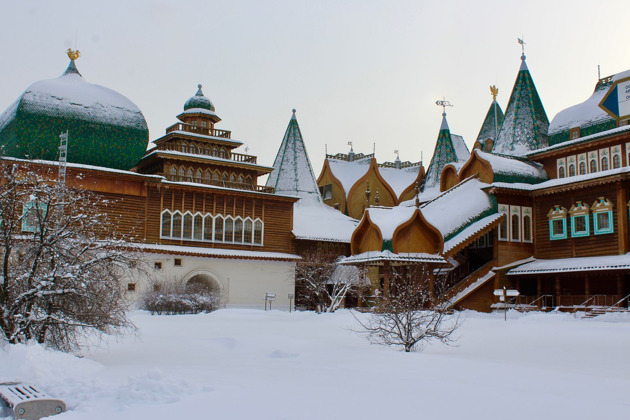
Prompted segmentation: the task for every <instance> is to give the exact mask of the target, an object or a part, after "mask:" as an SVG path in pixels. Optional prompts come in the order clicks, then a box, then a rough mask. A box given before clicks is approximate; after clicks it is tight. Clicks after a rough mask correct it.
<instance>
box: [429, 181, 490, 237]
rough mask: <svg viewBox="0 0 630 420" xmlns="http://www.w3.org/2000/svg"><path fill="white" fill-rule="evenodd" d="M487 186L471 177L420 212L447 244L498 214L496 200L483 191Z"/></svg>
mask: <svg viewBox="0 0 630 420" xmlns="http://www.w3.org/2000/svg"><path fill="white" fill-rule="evenodd" d="M487 186H488V184H485V183H483V182H481V181H480V180H479V179H477V178H473V177H471V178H468V179H466V180H464V181H462V182H460V183H459V184H457V185H455V186H454V187H452V188H451V189H449V190H447V191H445V192H444V193H442V194H441V195H440V196H438V197H437V198H435V199H434V200H432V201H429V202H428V203H426V204H424V205H423V206H422V207H421V208H420V210H421V211H422V214H423V216H424V218H425V219H426V220H427V222H429V223H430V224H431V225H433V226H434V227H435V228H437V229H438V230H439V231H440V233H441V234H442V236H443V237H444V239H445V241H448V240H450V239H452V237H453V236H454V235H456V234H457V233H460V231H461V230H462V229H464V228H466V227H468V226H469V225H470V224H471V223H472V222H475V221H476V220H478V219H480V218H483V217H485V216H488V215H489V214H493V213H495V212H496V203H495V202H494V200H493V198H492V197H491V196H490V195H488V194H486V193H485V192H484V191H483V189H482V188H484V187H487ZM463 203H465V205H464V204H463Z"/></svg>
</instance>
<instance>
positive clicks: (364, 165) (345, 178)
mask: <svg viewBox="0 0 630 420" xmlns="http://www.w3.org/2000/svg"><path fill="white" fill-rule="evenodd" d="M371 162H372V158H371V157H370V158H365V159H358V160H355V161H352V162H350V161H347V160H341V159H332V158H328V166H329V167H330V171H331V172H332V174H333V176H334V177H335V178H337V179H338V180H339V182H341V186H342V187H343V189H344V192H345V193H346V198H347V197H348V193H349V192H350V189H351V188H352V186H353V185H354V184H355V183H356V182H357V181H358V180H359V179H360V178H361V177H362V176H363V175H365V174H366V173H367V171H368V169H370V163H371Z"/></svg>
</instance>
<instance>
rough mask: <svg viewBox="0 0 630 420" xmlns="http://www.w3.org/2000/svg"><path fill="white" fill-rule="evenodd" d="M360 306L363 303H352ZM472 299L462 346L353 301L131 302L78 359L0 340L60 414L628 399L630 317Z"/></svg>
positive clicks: (521, 405) (378, 409)
mask: <svg viewBox="0 0 630 420" xmlns="http://www.w3.org/2000/svg"><path fill="white" fill-rule="evenodd" d="M358 315H359V316H365V315H363V314H358ZM509 315H510V317H509V318H508V321H507V322H504V321H503V315H502V314H491V315H488V314H477V313H472V312H467V313H465V314H464V317H465V321H464V324H463V325H462V327H461V328H460V329H459V330H458V335H459V336H460V338H459V342H458V345H457V346H456V347H448V346H445V345H442V344H439V343H434V344H431V345H429V346H428V347H426V348H425V350H424V351H423V352H422V353H402V352H398V351H395V350H393V349H391V348H386V347H380V346H375V345H370V344H368V343H367V342H366V340H365V338H364V337H363V336H362V335H360V334H357V333H356V332H354V331H353V330H356V329H357V328H358V327H357V323H356V321H355V319H354V318H353V317H352V314H351V313H350V312H349V311H340V312H337V313H335V314H323V315H316V314H313V313H308V312H298V313H286V312H279V311H271V312H263V311H257V310H244V309H225V310H220V311H217V312H214V313H212V314H204V315H190V316H151V315H149V314H147V313H144V312H136V313H134V314H133V320H134V322H135V323H136V324H137V326H138V327H139V329H140V336H139V337H126V338H124V339H118V340H116V339H110V340H109V342H108V343H107V345H106V346H101V347H100V348H94V349H92V350H90V351H87V352H86V353H85V355H84V356H85V357H83V358H78V357H74V356H71V355H67V354H62V353H58V352H53V351H48V350H44V349H42V348H41V347H39V346H36V345H31V346H5V347H4V349H0V379H14V378H16V377H19V378H21V379H23V380H26V381H28V382H32V383H35V384H38V385H40V387H42V388H43V389H44V390H45V391H47V392H48V393H49V394H50V395H52V396H55V397H60V398H62V399H64V400H65V401H66V403H67V404H68V408H69V411H68V412H66V413H64V414H62V415H59V416H56V417H55V418H58V419H59V420H63V419H68V420H69V419H82V420H85V419H107V420H111V419H134V420H137V419H188V418H190V419H198V418H201V419H205V418H208V419H259V420H264V419H317V420H321V419H362V420H364V419H396V418H414V419H415V418H422V419H468V420H470V419H533V418H554V419H568V418H571V419H593V418H615V417H619V418H621V416H625V415H627V413H628V412H630V400H629V399H628V391H630V352H629V349H630V317H629V316H628V315H627V314H624V315H607V316H604V317H599V318H595V319H576V318H573V317H572V316H570V315H566V314H528V315H519V314H516V313H514V314H509Z"/></svg>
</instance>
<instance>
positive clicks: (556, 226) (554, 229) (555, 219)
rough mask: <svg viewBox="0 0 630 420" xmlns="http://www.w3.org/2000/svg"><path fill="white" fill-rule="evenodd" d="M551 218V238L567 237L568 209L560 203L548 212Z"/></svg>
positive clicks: (548, 216)
mask: <svg viewBox="0 0 630 420" xmlns="http://www.w3.org/2000/svg"><path fill="white" fill-rule="evenodd" d="M547 218H548V219H549V239H551V240H552V241H553V240H558V239H567V209H565V208H564V207H561V206H559V205H556V206H554V208H553V209H551V210H550V211H549V213H547Z"/></svg>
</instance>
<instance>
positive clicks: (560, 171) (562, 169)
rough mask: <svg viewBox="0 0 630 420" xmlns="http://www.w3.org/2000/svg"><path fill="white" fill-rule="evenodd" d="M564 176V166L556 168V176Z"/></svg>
mask: <svg viewBox="0 0 630 420" xmlns="http://www.w3.org/2000/svg"><path fill="white" fill-rule="evenodd" d="M565 176H566V173H565V171H564V166H561V167H559V168H558V178H564V177H565Z"/></svg>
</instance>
